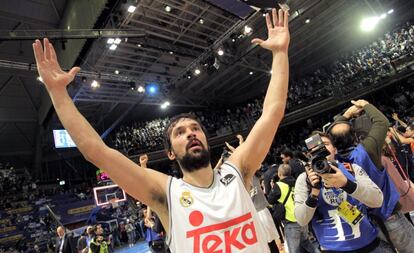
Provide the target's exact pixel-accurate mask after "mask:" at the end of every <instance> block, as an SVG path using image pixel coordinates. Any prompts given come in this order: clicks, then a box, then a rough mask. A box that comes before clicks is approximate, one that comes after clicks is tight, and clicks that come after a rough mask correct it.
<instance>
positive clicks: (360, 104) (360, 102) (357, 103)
mask: <svg viewBox="0 0 414 253" xmlns="http://www.w3.org/2000/svg"><path fill="white" fill-rule="evenodd" d="M351 103H352V104H353V105H355V106H356V107H359V108H364V106H366V105H367V104H369V103H368V101H366V100H363V99H358V100H357V101H355V100H351Z"/></svg>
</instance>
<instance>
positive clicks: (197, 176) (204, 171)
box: [183, 164, 214, 188]
mask: <svg viewBox="0 0 414 253" xmlns="http://www.w3.org/2000/svg"><path fill="white" fill-rule="evenodd" d="M183 174H184V177H183V180H184V182H186V183H188V184H191V185H194V186H197V187H202V188H208V187H210V185H211V184H212V183H213V178H214V172H213V169H212V168H211V164H209V165H208V166H207V167H204V168H201V169H198V170H196V171H193V172H183Z"/></svg>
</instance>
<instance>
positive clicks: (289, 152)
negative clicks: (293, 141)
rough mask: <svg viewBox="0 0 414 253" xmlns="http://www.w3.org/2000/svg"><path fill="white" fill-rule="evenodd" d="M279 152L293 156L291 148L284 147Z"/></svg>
mask: <svg viewBox="0 0 414 253" xmlns="http://www.w3.org/2000/svg"><path fill="white" fill-rule="evenodd" d="M280 154H281V155H284V156H289V157H291V158H293V152H292V150H290V149H287V148H286V149H284V150H282V152H280Z"/></svg>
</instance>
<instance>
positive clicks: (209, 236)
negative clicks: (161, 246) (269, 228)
mask: <svg viewBox="0 0 414 253" xmlns="http://www.w3.org/2000/svg"><path fill="white" fill-rule="evenodd" d="M194 217H197V221H203V220H204V217H203V215H202V214H201V212H199V211H194V212H193V213H191V214H190V223H191V224H192V225H195V224H196V225H197V226H198V225H201V223H200V222H194V221H195V219H194ZM251 219H252V214H251V213H247V214H245V215H242V216H240V217H237V218H234V219H231V220H228V221H225V222H222V223H217V224H213V225H208V226H205V227H199V228H196V229H194V230H191V231H188V232H187V238H193V251H194V253H200V249H201V250H202V252H203V253H231V252H232V249H239V250H242V249H244V248H246V247H247V246H249V245H253V244H256V243H257V235H256V228H255V226H254V222H253V221H252V220H251ZM249 221H250V222H249Z"/></svg>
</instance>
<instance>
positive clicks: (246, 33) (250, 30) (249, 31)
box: [243, 25, 253, 35]
mask: <svg viewBox="0 0 414 253" xmlns="http://www.w3.org/2000/svg"><path fill="white" fill-rule="evenodd" d="M252 31H253V29H252V28H251V27H250V26H248V25H246V26H244V32H243V33H244V34H245V35H250V34H251V33H252Z"/></svg>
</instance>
